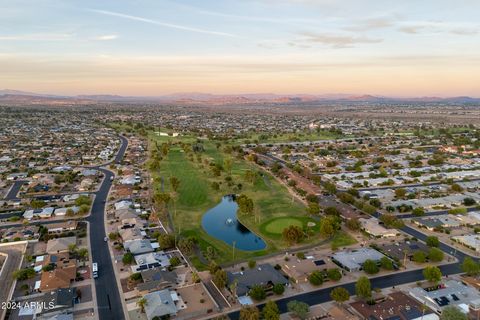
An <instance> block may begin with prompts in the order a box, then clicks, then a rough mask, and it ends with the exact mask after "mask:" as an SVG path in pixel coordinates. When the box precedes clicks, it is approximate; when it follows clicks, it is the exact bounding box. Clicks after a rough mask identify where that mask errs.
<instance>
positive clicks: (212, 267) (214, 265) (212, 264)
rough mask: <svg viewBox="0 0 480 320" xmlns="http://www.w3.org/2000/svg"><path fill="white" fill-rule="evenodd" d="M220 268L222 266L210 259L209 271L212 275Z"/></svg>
mask: <svg viewBox="0 0 480 320" xmlns="http://www.w3.org/2000/svg"><path fill="white" fill-rule="evenodd" d="M220 269H221V268H220V266H219V265H218V264H217V263H216V262H215V261H213V260H212V261H210V264H209V265H208V271H209V272H210V274H211V275H212V276H213V275H214V274H215V272H217V270H220Z"/></svg>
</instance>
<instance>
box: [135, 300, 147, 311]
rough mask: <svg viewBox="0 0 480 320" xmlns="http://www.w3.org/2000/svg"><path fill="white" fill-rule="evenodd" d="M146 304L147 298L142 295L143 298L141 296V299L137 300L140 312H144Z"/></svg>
mask: <svg viewBox="0 0 480 320" xmlns="http://www.w3.org/2000/svg"><path fill="white" fill-rule="evenodd" d="M147 304H148V301H147V299H145V297H143V298H141V299H139V300H138V301H137V306H139V307H140V311H141V312H142V313H145V306H146V305H147Z"/></svg>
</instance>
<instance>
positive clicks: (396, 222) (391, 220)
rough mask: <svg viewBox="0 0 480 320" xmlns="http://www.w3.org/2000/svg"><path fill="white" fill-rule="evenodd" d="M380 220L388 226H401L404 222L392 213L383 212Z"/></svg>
mask: <svg viewBox="0 0 480 320" xmlns="http://www.w3.org/2000/svg"><path fill="white" fill-rule="evenodd" d="M380 221H382V222H383V224H384V225H385V226H386V227H388V228H402V227H403V226H404V225H405V224H404V223H403V221H402V220H400V219H398V218H397V217H395V216H394V215H393V214H383V215H382V216H381V217H380Z"/></svg>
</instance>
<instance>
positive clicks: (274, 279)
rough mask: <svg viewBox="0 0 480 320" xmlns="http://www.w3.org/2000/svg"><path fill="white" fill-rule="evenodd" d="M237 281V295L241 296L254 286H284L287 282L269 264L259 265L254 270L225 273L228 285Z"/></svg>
mask: <svg viewBox="0 0 480 320" xmlns="http://www.w3.org/2000/svg"><path fill="white" fill-rule="evenodd" d="M235 280H237V295H238V296H243V295H246V294H247V293H248V291H250V289H251V288H252V287H253V286H255V285H261V286H265V285H268V284H283V285H286V284H287V283H288V280H287V279H286V278H285V277H284V276H283V275H282V274H281V273H280V272H279V271H277V270H275V268H274V267H272V266H271V265H270V264H261V265H259V266H258V267H257V268H255V269H248V270H245V271H241V272H235V273H232V272H227V283H228V284H229V285H230V284H232V283H233V282H234V281H235Z"/></svg>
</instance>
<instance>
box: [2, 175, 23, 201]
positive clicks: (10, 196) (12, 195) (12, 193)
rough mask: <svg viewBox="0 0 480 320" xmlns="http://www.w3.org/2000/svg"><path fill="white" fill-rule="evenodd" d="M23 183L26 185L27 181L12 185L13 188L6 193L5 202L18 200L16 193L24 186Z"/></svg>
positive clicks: (18, 181) (16, 182)
mask: <svg viewBox="0 0 480 320" xmlns="http://www.w3.org/2000/svg"><path fill="white" fill-rule="evenodd" d="M25 183H28V181H26V180H16V181H15V182H14V183H13V186H12V187H11V188H10V190H9V191H8V193H7V195H6V196H5V198H4V199H5V200H16V199H18V198H17V194H18V192H19V191H20V188H21V187H22V186H23V185H24V184H25Z"/></svg>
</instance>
